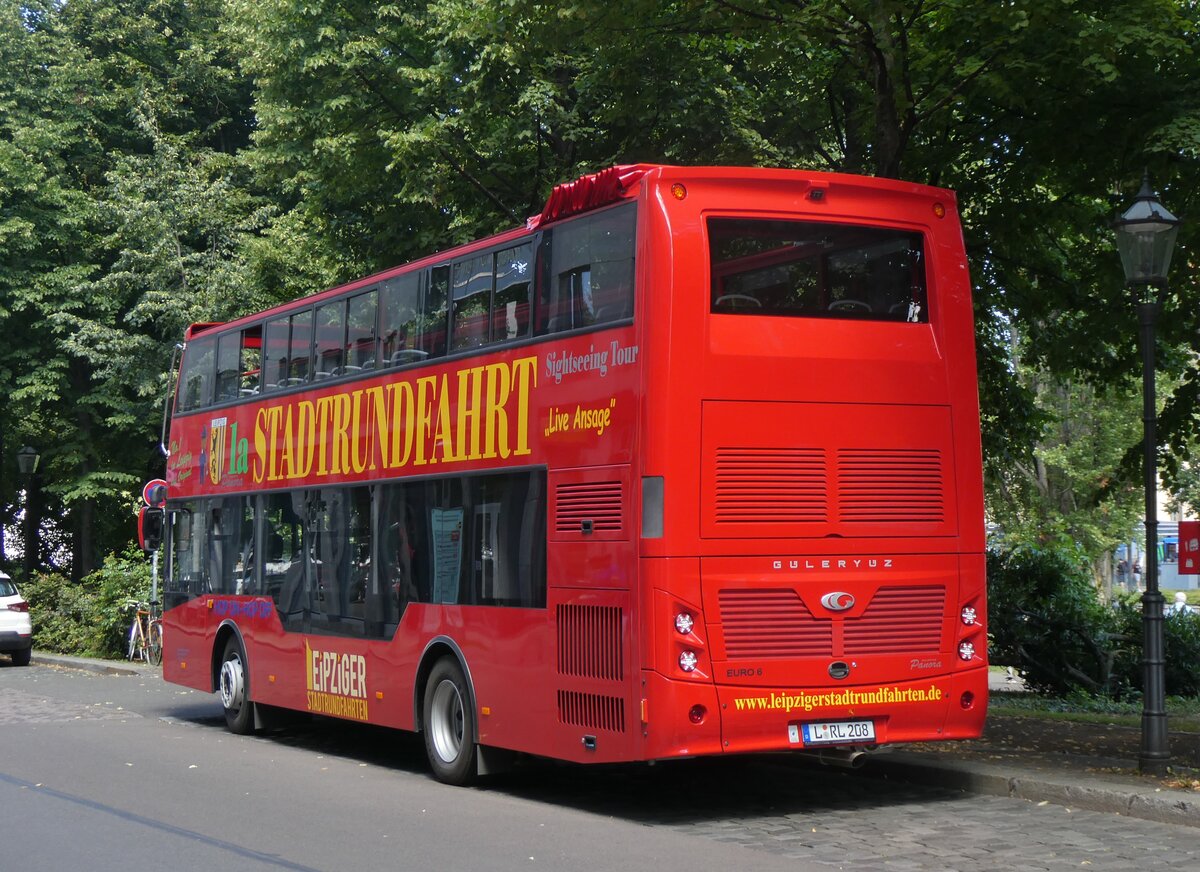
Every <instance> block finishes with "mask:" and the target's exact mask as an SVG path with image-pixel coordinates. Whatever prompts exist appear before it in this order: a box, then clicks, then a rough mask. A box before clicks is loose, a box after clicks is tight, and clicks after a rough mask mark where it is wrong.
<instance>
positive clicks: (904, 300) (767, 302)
mask: <svg viewBox="0 0 1200 872" xmlns="http://www.w3.org/2000/svg"><path fill="white" fill-rule="evenodd" d="M708 237H709V248H710V264H711V268H712V289H711V292H712V298H711V303H712V311H713V312H716V313H721V314H736V315H783V316H791V317H806V318H822V317H823V318H856V319H863V320H870V321H914V322H916V321H926V320H927V319H928V307H927V304H926V299H925V252H924V246H923V243H922V238H921V235H920V234H919V233H909V232H905V231H902V230H886V229H882V228H878V227H858V226H854V225H849V224H823V223H822V224H819V223H815V222H810V221H780V220H768V219H758V218H710V219H709V220H708Z"/></svg>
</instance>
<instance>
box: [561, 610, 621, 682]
mask: <svg viewBox="0 0 1200 872" xmlns="http://www.w3.org/2000/svg"><path fill="white" fill-rule="evenodd" d="M556 616H557V622H558V674H559V675H570V676H574V677H576V678H599V679H605V680H608V681H621V680H622V679H623V678H624V677H625V664H624V657H623V655H622V650H623V646H622V639H621V619H622V615H621V609H619V608H617V607H616V606H580V605H569V604H568V605H560V606H559V607H558V609H557V612H556Z"/></svg>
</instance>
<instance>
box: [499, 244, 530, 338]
mask: <svg viewBox="0 0 1200 872" xmlns="http://www.w3.org/2000/svg"><path fill="white" fill-rule="evenodd" d="M532 255H533V246H532V245H531V244H530V243H528V242H527V243H525V244H524V245H518V246H517V247H516V248H509V249H506V250H504V251H498V252H496V291H495V295H494V303H493V305H492V341H493V342H504V341H507V340H510V339H519V338H521V337H523V336H528V335H529V310H530V307H531V305H532V303H533V299H532V296H531V294H532V290H533V256H532Z"/></svg>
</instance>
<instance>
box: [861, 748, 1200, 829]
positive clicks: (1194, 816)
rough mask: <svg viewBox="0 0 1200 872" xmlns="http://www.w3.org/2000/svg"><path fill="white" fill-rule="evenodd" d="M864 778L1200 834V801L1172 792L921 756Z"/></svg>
mask: <svg viewBox="0 0 1200 872" xmlns="http://www.w3.org/2000/svg"><path fill="white" fill-rule="evenodd" d="M859 771H860V772H861V773H862V774H864V775H869V776H873V777H877V778H889V779H895V780H898V781H908V782H912V783H918V784H928V785H932V786H936V787H945V788H949V789H951V790H961V791H963V792H965V793H979V794H985V795H989V796H1008V797H1013V798H1015V799H1024V800H1027V801H1029V802H1050V803H1053V804H1055V805H1061V806H1066V807H1067V808H1073V809H1085V810H1087V811H1098V812H1105V813H1108V814H1123V815H1128V816H1129V817H1135V818H1140V819H1142V820H1149V821H1156V822H1158V823H1165V824H1177V825H1183V826H1188V827H1198V828H1200V797H1194V796H1193V795H1192V794H1189V793H1184V792H1181V791H1173V790H1155V789H1154V788H1150V787H1145V788H1143V787H1135V786H1131V785H1125V784H1118V783H1113V782H1107V783H1106V782H1103V781H1099V782H1096V781H1093V782H1092V783H1088V782H1089V781H1091V779H1087V778H1085V779H1081V782H1080V783H1070V782H1069V781H1068V780H1067V777H1068V776H1066V775H1063V776H1059V777H1057V778H1056V777H1054V776H1045V775H1036V776H1035V775H1033V774H1032V773H1024V774H1021V775H1010V774H1006V773H1007V772H1009V771H1011V770H1005V769H1003V768H1001V767H996V766H989V765H988V764H986V763H974V762H969V761H955V762H952V763H947V762H944V761H931V760H923V759H921V758H920V756H919V755H914V754H905V753H904V752H893V753H890V754H888V755H887V756H886V757H880V758H877V759H875V760H871V761H869V762H868V763H867V765H866V766H864V767H863V768H862V769H861V770H859Z"/></svg>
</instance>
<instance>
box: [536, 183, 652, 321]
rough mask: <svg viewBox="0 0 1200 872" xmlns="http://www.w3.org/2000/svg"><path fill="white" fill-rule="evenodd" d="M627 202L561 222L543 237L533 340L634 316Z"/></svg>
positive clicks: (631, 229) (631, 214) (632, 229)
mask: <svg viewBox="0 0 1200 872" xmlns="http://www.w3.org/2000/svg"><path fill="white" fill-rule="evenodd" d="M636 215H637V212H636V207H635V206H634V205H633V204H632V203H631V204H628V205H623V206H618V207H616V208H614V209H607V210H605V211H603V212H598V213H594V214H589V215H584V216H581V217H579V218H574V219H570V220H568V221H564V222H563V223H562V224H561V225H557V226H555V227H553V228H550V229H548V230H547V231H546V232H545V233H544V235H543V237H542V245H541V247H540V249H539V257H540V258H541V259H542V262H543V265H544V266H545V268H546V269H547V274H546V279H547V280H546V281H544V282H542V283H541V291H540V293H539V299H538V316H537V317H538V329H537V333H538V335H545V334H548V333H560V332H562V331H564V330H574V329H577V328H580V327H590V326H592V325H593V324H607V323H611V322H613V321H620V320H622V319H625V318H628V317H630V316H631V315H632V314H633V290H634V288H633V278H634V234H635V225H634V221H635V218H636Z"/></svg>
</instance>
